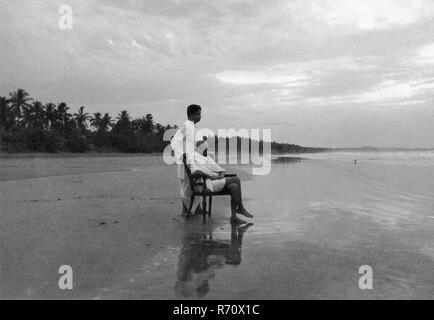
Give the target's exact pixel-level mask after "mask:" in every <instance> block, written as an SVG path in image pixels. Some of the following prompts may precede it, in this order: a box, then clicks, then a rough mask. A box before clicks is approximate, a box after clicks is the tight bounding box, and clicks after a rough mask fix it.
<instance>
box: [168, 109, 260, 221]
mask: <svg viewBox="0 0 434 320" xmlns="http://www.w3.org/2000/svg"><path fill="white" fill-rule="evenodd" d="M201 111H202V109H201V107H200V106H198V105H195V104H192V105H190V106H188V108H187V117H188V120H187V121H185V122H184V123H182V124H181V125H180V126H179V128H178V131H177V132H176V134H175V136H174V137H173V138H172V141H171V142H170V144H171V147H172V150H173V151H174V153H175V157H176V159H177V161H178V162H177V163H178V179H179V183H180V187H181V192H180V193H181V197H182V202H183V214H184V213H186V211H187V208H189V207H190V196H191V189H190V181H189V179H188V176H187V172H185V170H184V164H183V162H182V157H183V154H184V153H185V154H186V157H187V163H188V164H191V163H194V162H195V157H196V151H195V149H196V123H198V122H199V121H200V119H201ZM205 175H206V174H205ZM204 178H209V179H211V181H210V182H211V186H212V191H214V192H219V191H222V190H223V189H224V188H226V190H227V191H228V192H229V193H230V195H231V222H232V223H246V222H245V221H244V220H241V219H240V218H238V217H237V214H241V215H243V216H245V217H248V218H253V216H252V215H251V214H250V213H249V212H248V211H247V210H246V208H245V207H244V205H243V201H242V193H241V181H240V179H239V178H238V177H224V172H221V173H220V174H219V175H217V174H213V175H209V176H205V177H204ZM198 205H200V199H199V198H196V199H195V201H194V203H193V206H192V208H191V209H192V212H195V210H196V208H197V207H198Z"/></svg>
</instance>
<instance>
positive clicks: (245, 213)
mask: <svg viewBox="0 0 434 320" xmlns="http://www.w3.org/2000/svg"><path fill="white" fill-rule="evenodd" d="M237 213H238V214H241V215H242V216H245V217H247V218H253V215H252V214H250V213H249V211H247V210H246V208H242V209H240V208H238V209H237Z"/></svg>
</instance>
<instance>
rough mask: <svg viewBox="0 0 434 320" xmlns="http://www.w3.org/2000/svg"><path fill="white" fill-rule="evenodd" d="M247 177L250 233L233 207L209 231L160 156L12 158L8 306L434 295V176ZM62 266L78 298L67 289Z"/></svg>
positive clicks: (404, 172) (351, 169) (311, 164)
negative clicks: (188, 215)
mask: <svg viewBox="0 0 434 320" xmlns="http://www.w3.org/2000/svg"><path fill="white" fill-rule="evenodd" d="M226 167H227V168H228V166H226ZM235 170H236V171H237V173H238V174H239V175H240V177H241V179H242V180H243V192H244V199H245V200H244V201H245V205H246V207H247V208H248V209H250V210H251V212H252V213H253V214H254V215H255V218H254V219H252V222H254V225H253V226H246V227H245V228H243V229H240V228H234V227H232V226H231V225H230V224H229V216H230V209H229V200H228V198H227V197H218V198H215V199H214V201H213V216H212V219H211V220H208V221H207V223H206V224H205V225H204V224H202V219H201V217H194V218H193V219H191V220H189V221H186V220H185V219H184V218H182V217H181V216H180V209H181V205H180V198H179V194H178V186H177V183H176V180H175V178H176V168H175V167H173V166H170V167H168V166H166V165H164V164H163V163H162V158H161V156H159V155H145V156H140V155H139V156H125V155H122V156H117V155H110V156H101V155H100V156H64V157H62V156H60V157H59V156H56V157H52V156H51V157H37V158H32V157H29V156H19V157H2V158H0V208H1V213H0V217H1V224H0V298H1V299H22V298H24V299H43V298H45V299H198V298H202V299H230V300H232V299H391V298H398V299H416V298H422V299H432V298H434V269H433V262H434V200H433V198H432V190H434V182H433V181H432V176H433V173H434V167H433V166H408V165H403V166H400V165H392V166H391V165H387V164H380V163H369V162H361V163H358V164H357V166H355V165H353V163H351V162H345V161H330V160H303V159H297V160H294V161H292V160H288V159H282V160H281V161H276V162H274V163H273V167H272V170H271V173H270V174H269V175H267V176H263V177H258V176H256V177H252V176H250V172H251V170H250V168H249V167H247V166H243V167H236V168H234V167H232V168H231V167H229V168H228V171H231V172H232V171H235ZM61 265H70V266H71V267H72V269H73V272H74V289H73V290H65V291H63V290H60V289H59V287H58V280H59V277H60V276H61V275H60V274H58V268H59V267H60V266H61ZM362 265H370V266H371V267H372V268H373V279H374V281H373V286H374V288H373V289H372V290H361V289H360V288H359V277H360V275H359V274H358V269H359V267H360V266H362Z"/></svg>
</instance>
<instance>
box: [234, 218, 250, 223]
mask: <svg viewBox="0 0 434 320" xmlns="http://www.w3.org/2000/svg"><path fill="white" fill-rule="evenodd" d="M231 223H233V224H244V223H247V222H246V221H244V220H242V219H240V218H238V217H231Z"/></svg>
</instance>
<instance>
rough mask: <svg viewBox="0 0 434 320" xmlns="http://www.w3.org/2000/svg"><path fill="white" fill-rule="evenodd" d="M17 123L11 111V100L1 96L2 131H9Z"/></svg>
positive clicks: (0, 126)
mask: <svg viewBox="0 0 434 320" xmlns="http://www.w3.org/2000/svg"><path fill="white" fill-rule="evenodd" d="M14 125H15V120H14V117H13V114H12V112H11V108H10V105H9V100H8V99H7V98H6V97H0V131H6V132H7V131H9V130H10V129H12V127H13V126H14Z"/></svg>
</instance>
